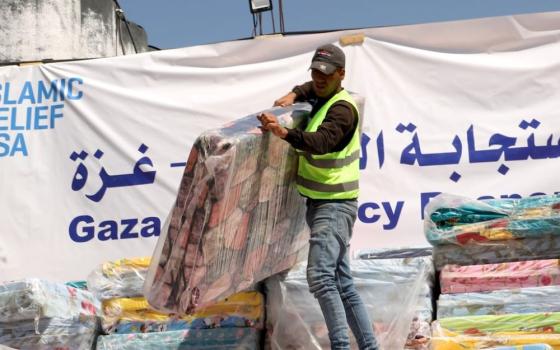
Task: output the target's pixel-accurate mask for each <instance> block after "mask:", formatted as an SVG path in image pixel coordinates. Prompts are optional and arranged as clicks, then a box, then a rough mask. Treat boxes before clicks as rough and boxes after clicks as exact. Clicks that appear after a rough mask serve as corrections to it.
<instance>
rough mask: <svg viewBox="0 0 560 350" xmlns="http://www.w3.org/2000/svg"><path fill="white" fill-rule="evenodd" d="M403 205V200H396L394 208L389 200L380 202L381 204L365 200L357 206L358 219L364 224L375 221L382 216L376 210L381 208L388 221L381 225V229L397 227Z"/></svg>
mask: <svg viewBox="0 0 560 350" xmlns="http://www.w3.org/2000/svg"><path fill="white" fill-rule="evenodd" d="M403 207H404V201H397V202H396V204H395V207H394V208H393V206H392V205H391V203H390V202H381V206H379V204H377V203H374V202H365V203H362V204H361V205H360V206H359V207H358V219H359V220H360V221H361V222H363V223H366V224H373V223H376V222H377V221H379V220H380V219H381V218H382V215H380V214H377V213H376V211H377V210H378V209H381V208H383V213H384V216H385V217H387V219H388V222H387V223H386V224H383V225H382V226H383V229H384V230H393V229H394V228H395V227H397V224H398V222H399V219H400V216H401V213H402V209H403Z"/></svg>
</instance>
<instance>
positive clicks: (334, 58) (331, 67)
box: [309, 44, 346, 75]
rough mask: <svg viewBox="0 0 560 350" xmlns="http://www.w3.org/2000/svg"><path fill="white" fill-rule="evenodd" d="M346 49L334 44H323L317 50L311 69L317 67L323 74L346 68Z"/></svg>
mask: <svg viewBox="0 0 560 350" xmlns="http://www.w3.org/2000/svg"><path fill="white" fill-rule="evenodd" d="M345 64H346V57H345V56H344V51H342V49H340V48H339V47H338V46H335V45H333V44H327V45H322V46H319V47H318V48H317V50H315V55H313V59H312V60H311V66H309V69H317V70H318V71H320V72H321V73H323V74H327V75H330V74H333V73H334V71H335V70H336V69H337V68H344V65H345Z"/></svg>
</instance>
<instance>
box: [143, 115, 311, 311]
mask: <svg viewBox="0 0 560 350" xmlns="http://www.w3.org/2000/svg"><path fill="white" fill-rule="evenodd" d="M270 112H272V113H274V114H275V115H276V116H277V117H278V119H279V121H280V122H281V123H283V124H286V125H291V124H292V123H298V122H300V121H301V120H302V119H303V118H304V117H305V116H306V115H307V114H308V112H309V105H308V104H305V105H302V104H298V105H294V106H291V107H290V108H276V109H272V110H270ZM257 125H259V122H258V120H257V119H256V115H250V116H248V117H246V118H243V119H240V120H237V121H235V122H233V123H231V124H230V125H228V126H226V127H224V128H222V129H217V130H210V131H207V132H205V133H203V134H202V135H201V136H199V137H198V138H197V140H196V141H195V143H194V145H193V147H192V149H191V152H190V155H189V159H188V161H187V166H186V168H185V172H184V174H183V179H182V181H181V185H180V188H179V194H178V197H177V200H176V203H175V206H174V208H173V209H172V212H171V217H170V219H169V220H168V226H167V227H165V228H164V230H163V232H162V235H161V236H160V238H159V240H158V246H157V247H156V250H155V253H154V254H155V255H154V260H153V262H152V266H151V267H150V273H149V275H148V279H147V281H146V288H147V289H146V296H147V299H148V301H149V303H150V304H151V305H152V306H153V307H154V308H156V309H158V310H160V311H164V312H173V313H178V314H185V313H193V312H196V310H197V309H198V308H201V307H204V306H207V305H210V304H212V303H214V302H216V301H218V300H219V299H223V298H225V297H227V296H229V295H231V294H234V293H236V292H239V291H242V290H244V289H246V288H247V287H249V286H251V285H253V284H255V283H256V282H258V281H260V280H262V279H264V278H266V277H268V276H270V275H272V274H274V273H276V272H279V271H282V270H285V269H287V268H289V267H291V266H293V265H294V264H295V263H296V262H297V261H298V259H301V258H303V257H304V256H305V251H306V249H307V241H308V228H307V227H306V224H305V221H304V217H305V216H304V213H305V207H304V201H303V199H302V197H301V196H299V194H298V193H297V190H296V189H295V186H293V185H292V183H293V180H294V176H295V170H296V164H297V163H296V161H297V159H296V157H295V156H294V152H293V150H291V149H290V146H289V144H288V143H286V142H285V141H284V140H281V139H280V138H278V137H274V136H272V135H270V134H269V133H267V134H262V132H261V130H260V129H259V128H258V127H257Z"/></svg>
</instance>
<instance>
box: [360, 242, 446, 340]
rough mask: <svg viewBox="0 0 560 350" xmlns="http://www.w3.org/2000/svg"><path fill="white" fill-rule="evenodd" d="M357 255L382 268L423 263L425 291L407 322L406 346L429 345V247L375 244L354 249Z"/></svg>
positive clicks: (431, 282) (431, 283)
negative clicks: (366, 247)
mask: <svg viewBox="0 0 560 350" xmlns="http://www.w3.org/2000/svg"><path fill="white" fill-rule="evenodd" d="M356 256H357V257H358V258H360V259H366V260H375V262H376V264H377V265H378V267H380V268H383V266H385V265H394V264H400V265H412V266H425V268H426V273H425V277H426V280H425V281H424V284H425V286H424V287H422V290H423V291H425V294H424V295H423V297H422V296H420V297H419V299H418V304H417V305H416V306H415V312H414V316H413V319H412V322H411V324H410V331H409V333H408V336H407V339H406V343H405V348H407V349H416V350H426V349H428V346H429V341H430V337H431V331H430V323H431V322H432V314H433V306H432V305H433V303H434V301H433V287H434V284H435V271H434V268H433V263H432V248H431V247H416V248H414V247H404V248H389V249H387V248H375V249H361V250H358V251H357V252H356Z"/></svg>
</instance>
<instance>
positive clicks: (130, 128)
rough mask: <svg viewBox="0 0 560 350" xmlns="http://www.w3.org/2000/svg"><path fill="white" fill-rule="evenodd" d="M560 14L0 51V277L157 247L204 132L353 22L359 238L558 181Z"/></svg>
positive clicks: (292, 78) (279, 90)
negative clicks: (9, 60) (452, 201)
mask: <svg viewBox="0 0 560 350" xmlns="http://www.w3.org/2000/svg"><path fill="white" fill-rule="evenodd" d="M559 23H560V13H546V14H536V15H525V16H516V17H502V18H491V19H482V20H473V21H461V22H449V23H434V24H425V25H416V26H405V27H391V28H379V29H367V30H362V31H347V32H333V33H325V34H314V35H301V36H293V37H285V38H277V37H274V38H270V39H267V40H264V39H263V40H258V39H256V40H249V41H238V42H227V43H221V44H215V45H207V46H198V47H192V48H185V49H177V50H167V51H160V52H152V53H146V54H139V55H134V56H125V57H118V58H107V59H99V60H91V61H79V62H70V63H57V64H48V65H43V66H35V67H16V66H11V67H4V68H0V191H1V192H0V193H1V194H2V196H1V198H2V199H1V200H0V213H1V220H0V280H9V279H17V278H24V277H41V278H48V279H52V280H61V281H63V280H72V279H74V280H76V279H84V278H86V276H87V274H88V273H89V272H90V271H91V270H92V269H93V268H94V267H95V266H96V265H98V264H99V263H102V262H104V261H107V260H112V259H118V258H121V257H134V256H145V255H151V254H152V251H153V248H154V246H155V243H156V241H157V236H158V235H159V233H160V230H161V226H162V223H163V221H164V220H165V218H166V216H167V214H168V211H169V209H170V208H171V206H172V204H173V202H174V200H175V195H176V190H177V188H178V185H179V182H180V179H181V175H182V171H183V166H184V163H185V162H186V158H187V156H188V153H189V150H190V146H191V145H192V143H193V142H194V140H195V139H196V137H197V136H198V135H199V134H200V133H201V132H203V131H204V130H207V129H209V128H216V127H219V126H220V125H222V124H224V123H226V122H228V121H231V120H233V119H237V118H240V117H243V116H246V115H248V114H251V113H255V112H257V111H259V110H263V109H266V108H268V107H270V106H271V105H272V102H273V101H274V99H276V98H278V97H280V96H281V95H283V94H285V93H286V92H287V91H289V90H290V89H291V88H292V87H293V86H294V85H296V84H298V83H302V82H305V81H306V80H309V72H308V71H307V67H308V66H309V63H310V60H311V56H312V54H313V51H314V49H315V48H316V47H317V46H319V45H321V44H324V43H328V42H333V43H334V42H337V41H338V40H339V38H340V37H342V36H345V35H349V34H356V33H357V32H359V33H363V34H364V35H365V40H364V42H363V43H362V44H355V45H351V46H346V47H345V48H344V50H345V52H346V55H347V74H346V79H345V81H344V86H345V87H346V88H348V89H349V90H351V91H354V92H357V93H359V94H361V95H363V96H365V98H366V106H365V112H364V116H363V118H364V135H363V139H362V146H363V147H362V151H363V152H362V153H363V154H362V159H361V164H362V167H363V170H362V181H361V196H360V207H359V221H358V223H357V224H356V227H355V233H354V238H353V242H352V248H353V249H354V250H355V249H358V248H367V247H391V246H393V247H398V246H411V245H425V244H426V241H425V239H424V236H423V232H422V215H421V212H422V209H423V207H424V206H425V204H426V203H427V201H428V200H429V199H430V198H431V197H433V196H434V195H436V194H437V193H439V192H451V193H456V194H462V195H466V196H470V197H476V198H478V197H494V198H498V197H512V196H527V195H532V194H536V193H541V194H542V193H545V194H551V193H554V192H557V191H560V185H558V184H557V180H556V179H557V174H556V172H555V170H557V169H558V157H560V141H559V138H560V118H558V111H559V110H560V67H559V66H560V60H559V59H558V57H560V43H559V42H558V37H559V36H558V34H559V33H560V25H559Z"/></svg>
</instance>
